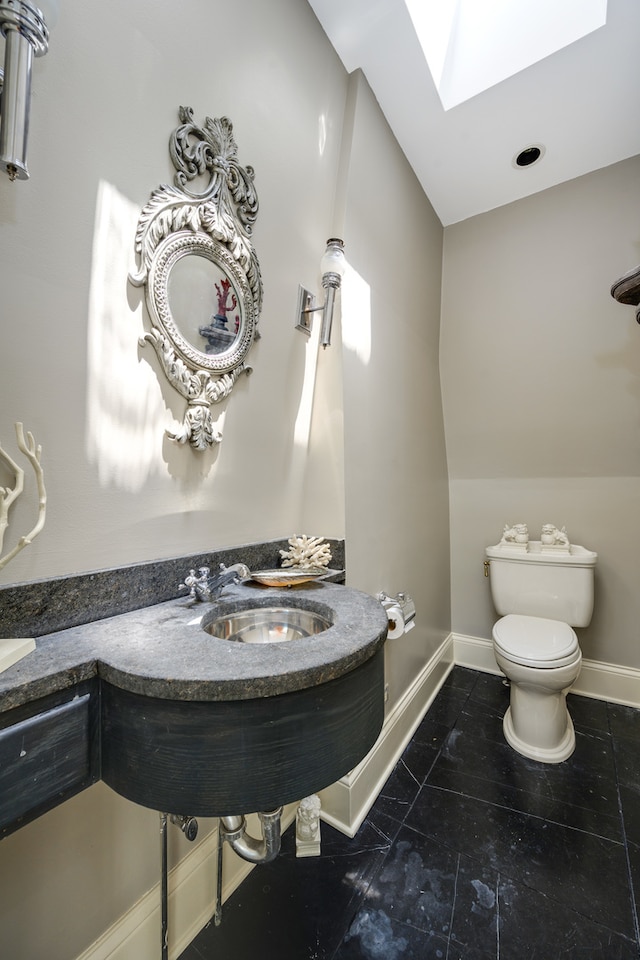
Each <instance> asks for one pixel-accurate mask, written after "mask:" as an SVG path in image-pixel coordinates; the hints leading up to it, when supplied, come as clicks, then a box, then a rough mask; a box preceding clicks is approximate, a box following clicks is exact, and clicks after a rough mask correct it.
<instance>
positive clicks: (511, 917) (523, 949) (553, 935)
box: [498, 880, 638, 960]
mask: <svg viewBox="0 0 640 960" xmlns="http://www.w3.org/2000/svg"><path fill="white" fill-rule="evenodd" d="M498 899H499V910H500V923H499V925H500V956H501V957H502V956H504V957H508V958H511V957H513V958H522V960H525V958H526V960H551V958H553V960H637V956H638V952H637V946H636V943H635V941H634V940H632V939H628V938H626V937H623V936H620V935H619V934H617V933H614V932H613V931H612V930H610V929H608V928H607V926H606V925H602V924H597V923H593V922H592V921H591V920H590V919H589V918H588V912H589V905H588V904H583V910H582V912H580V913H578V912H576V911H573V910H568V909H567V907H566V906H565V904H563V903H560V902H558V901H556V900H555V899H554V898H552V897H545V896H543V895H541V894H539V893H536V892H535V891H533V890H531V889H529V888H528V887H524V886H522V885H521V884H517V883H514V882H513V881H512V880H502V881H501V882H500V885H499V891H498ZM541 918H543V919H542V922H541Z"/></svg>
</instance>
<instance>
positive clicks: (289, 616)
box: [203, 606, 332, 643]
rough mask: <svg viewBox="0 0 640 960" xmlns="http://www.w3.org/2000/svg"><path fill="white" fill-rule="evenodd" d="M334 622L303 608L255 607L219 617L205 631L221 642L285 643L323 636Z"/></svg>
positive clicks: (204, 627)
mask: <svg viewBox="0 0 640 960" xmlns="http://www.w3.org/2000/svg"><path fill="white" fill-rule="evenodd" d="M331 625H332V624H331V621H330V620H329V619H328V618H327V617H324V616H322V614H320V613H316V612H315V611H312V610H305V609H303V608H301V607H285V606H281V607H275V606H274V607H255V608H253V609H250V610H241V611H239V612H238V613H232V614H229V615H227V616H222V617H218V618H216V619H215V620H211V621H210V622H209V623H205V624H203V629H204V630H206V632H207V633H210V634H211V636H213V637H219V638H220V639H221V640H236V641H239V642H240V643H283V642H287V641H289V640H301V639H302V638H303V637H310V636H313V634H316V633H322V631H323V630H328V629H329V627H330V626H331Z"/></svg>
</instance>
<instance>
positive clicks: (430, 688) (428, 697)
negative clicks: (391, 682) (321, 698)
mask: <svg viewBox="0 0 640 960" xmlns="http://www.w3.org/2000/svg"><path fill="white" fill-rule="evenodd" d="M452 668H453V643H452V637H451V635H449V636H448V637H447V638H446V640H444V641H443V643H442V644H441V645H440V647H439V648H438V650H436V652H435V653H434V654H433V656H432V657H431V659H430V660H429V662H428V663H427V664H426V665H425V666H424V667H423V669H422V670H421V672H420V673H419V674H418V676H417V677H416V678H415V680H414V681H413V683H412V684H411V686H410V687H409V688H408V690H407V691H406V692H405V693H404V695H403V696H402V697H401V699H400V700H399V701H398V703H397V704H396V705H395V706H394V708H393V709H392V710H391V711H390V713H389V714H388V716H387V717H386V718H385V721H384V724H383V727H382V731H381V732H380V735H379V737H378V739H377V740H376V742H375V744H374V746H373V747H372V748H371V750H370V751H369V753H368V754H367V756H366V757H365V758H364V759H363V760H362V761H361V762H360V763H359V764H358V766H357V767H355V768H354V769H353V770H352V771H351V772H350V773H348V774H347V775H346V776H345V777H342V778H341V779H340V780H338V781H337V783H334V784H332V785H331V786H330V787H327V789H326V790H323V791H322V792H321V793H320V799H321V801H322V819H323V820H324V821H325V822H326V823H329V824H331V826H333V827H335V828H336V829H337V830H339V831H340V832H341V833H344V834H346V835H347V836H349V837H353V836H355V834H356V833H357V831H358V828H359V827H360V824H361V823H362V821H363V820H364V818H365V817H366V815H367V813H368V812H369V809H370V808H371V805H372V804H373V802H374V801H375V799H376V797H377V796H378V794H379V792H380V790H381V788H382V786H383V785H384V783H385V781H386V780H387V778H388V776H389V774H390V773H391V772H392V770H393V768H394V767H395V765H396V763H397V762H398V760H399V758H400V756H401V755H402V753H403V751H404V749H405V747H406V746H407V744H408V743H409V741H410V740H411V737H412V736H413V734H414V732H415V730H416V727H417V726H418V724H419V723H420V721H421V720H422V718H423V717H424V715H425V713H426V712H427V710H428V709H429V707H430V706H431V703H432V701H433V699H434V697H435V696H436V694H437V692H438V690H439V689H440V687H441V686H442V684H443V683H444V681H445V679H446V677H447V676H448V674H449V673H450V671H451V670H452Z"/></svg>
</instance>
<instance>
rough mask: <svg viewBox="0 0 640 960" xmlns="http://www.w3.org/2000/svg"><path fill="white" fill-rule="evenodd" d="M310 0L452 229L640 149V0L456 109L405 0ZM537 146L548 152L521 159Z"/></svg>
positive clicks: (615, 9)
mask: <svg viewBox="0 0 640 960" xmlns="http://www.w3.org/2000/svg"><path fill="white" fill-rule="evenodd" d="M511 2H515V0H511ZM563 2H565V0H557V3H559V4H562V3H563ZM309 3H310V5H311V7H312V8H313V10H314V11H315V14H316V16H317V17H318V19H319V21H320V23H321V24H322V26H323V28H324V30H325V32H326V34H327V36H328V38H329V40H330V41H331V43H332V44H333V46H334V48H335V50H336V52H337V53H338V55H339V56H340V58H341V60H342V62H343V64H344V66H345V68H346V69H347V71H348V72H349V73H351V72H352V71H354V70H356V69H358V68H360V69H362V71H363V73H364V74H365V76H366V78H367V80H368V82H369V85H370V86H371V88H372V90H373V92H374V94H375V96H376V98H377V100H378V102H379V104H380V106H381V108H382V110H383V112H384V114H385V116H386V118H387V121H388V123H389V125H390V126H391V128H392V130H393V132H394V134H395V136H396V138H397V140H398V142H399V143H400V146H401V147H402V149H403V151H404V153H405V155H406V157H407V159H408V160H409V162H410V164H411V166H412V167H413V170H414V171H415V173H416V176H417V177H418V179H419V181H420V183H421V184H422V187H423V189H424V191H425V193H426V194H427V196H428V197H429V200H430V201H431V203H432V204H433V207H434V209H435V211H436V213H437V214H438V216H439V217H440V219H441V221H442V223H443V224H444V225H445V226H447V225H449V224H452V223H457V222H458V221H460V220H465V219H467V218H468V217H471V216H474V215H475V214H478V213H482V212H484V211H486V210H491V209H493V208H494V207H498V206H501V205H502V204H505V203H509V202H511V201H513V200H516V199H518V198H520V197H524V196H528V195H529V194H532V193H536V192H538V191H540V190H544V189H546V188H547V187H550V186H553V185H554V184H557V183H562V182H563V181H566V180H571V179H573V178H574V177H578V176H581V175H582V174H585V173H588V172H590V171H592V170H596V169H599V168H600V167H605V166H609V165H610V164H612V163H616V162H618V161H619V160H623V159H625V158H626V157H631V156H635V155H636V154H640V0H609V2H608V9H607V22H606V24H605V25H604V26H603V27H600V28H599V29H597V30H595V31H594V32H592V33H589V34H588V35H587V36H584V37H582V38H581V39H579V40H577V41H576V42H574V43H571V44H570V45H569V46H565V47H564V48H563V49H561V50H558V51H557V52H556V53H552V54H551V55H549V56H547V57H545V58H544V59H543V60H540V61H539V62H537V63H534V64H533V65H532V66H529V67H527V68H526V69H524V70H522V71H521V72H519V73H516V74H515V75H514V76H512V77H509V78H508V79H505V80H502V81H501V82H499V83H497V84H496V85H495V86H492V87H490V88H489V89H487V90H484V91H483V92H481V93H479V94H477V95H476V96H474V97H472V98H471V99H469V100H466V101H465V102H463V103H460V104H458V105H457V106H455V107H452V108H451V109H449V110H445V109H444V107H443V106H442V103H441V100H440V97H439V96H438V92H437V89H436V86H435V84H434V81H433V78H432V76H431V73H430V70H429V67H428V65H427V62H426V60H425V57H424V54H423V52H422V49H421V47H420V44H419V42H418V38H417V36H416V32H415V30H414V27H413V23H412V20H411V17H410V15H409V12H408V10H407V7H406V5H405V2H404V0H309ZM531 144H540V145H542V146H543V147H544V154H543V156H542V158H541V159H540V160H539V161H538V162H537V163H535V164H532V165H531V166H528V167H522V168H519V167H517V166H516V165H515V164H514V162H513V161H514V157H515V156H516V155H517V154H518V153H519V152H520V151H521V150H522V149H523V148H525V147H527V146H529V145H531ZM639 216H640V211H639Z"/></svg>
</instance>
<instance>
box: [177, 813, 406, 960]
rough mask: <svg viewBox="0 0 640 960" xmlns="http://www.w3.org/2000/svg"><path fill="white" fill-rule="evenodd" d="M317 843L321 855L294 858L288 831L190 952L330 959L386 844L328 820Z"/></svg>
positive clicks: (273, 959)
mask: <svg viewBox="0 0 640 960" xmlns="http://www.w3.org/2000/svg"><path fill="white" fill-rule="evenodd" d="M322 844H323V856H322V858H321V860H320V859H318V858H315V857H309V858H299V859H298V858H296V856H295V849H294V848H295V837H294V835H293V831H292V830H289V831H287V832H286V833H285V835H284V837H283V850H282V852H281V853H280V855H279V856H278V858H277V859H276V860H274V861H273V862H272V863H268V864H263V865H261V866H258V867H256V869H255V870H253V871H252V873H251V874H250V876H249V877H248V878H247V879H246V880H245V881H244V882H243V883H242V884H241V886H240V887H239V888H238V890H237V891H236V893H235V894H234V895H233V896H232V897H231V898H230V899H229V900H228V901H227V902H226V903H225V904H224V907H223V915H222V923H221V924H220V926H218V927H216V926H215V925H214V924H212V923H211V924H209V925H208V926H207V927H206V928H205V929H204V930H203V931H202V932H201V933H200V934H199V935H198V937H197V938H196V940H195V941H194V942H193V944H192V949H195V950H196V951H199V952H200V954H201V955H202V956H203V957H205V958H206V960H208V958H209V957H211V958H214V957H215V958H220V957H224V958H227V957H233V958H234V960H239V958H245V957H246V958H254V957H256V956H259V957H260V960H283V958H291V960H298V958H300V960H303V958H305V960H306V958H309V960H311V958H313V960H329V958H330V957H331V955H332V954H333V953H334V952H335V950H336V949H337V947H338V945H339V943H340V941H341V940H342V937H343V936H344V935H345V933H346V931H347V929H348V926H349V924H350V923H351V921H352V919H353V917H354V915H355V913H356V911H357V909H358V906H359V903H360V901H361V899H362V897H363V895H364V892H365V891H366V889H367V887H368V885H369V882H370V879H371V877H372V876H373V875H374V874H375V873H376V872H377V870H378V869H379V867H380V865H381V862H382V860H384V858H385V856H386V855H387V853H388V851H389V845H388V844H385V843H384V842H381V838H380V836H379V834H378V833H377V832H376V831H374V830H373V829H372V828H371V827H370V826H369V825H367V826H366V827H365V828H364V829H363V830H361V831H360V832H359V833H358V834H357V836H356V838H354V840H349V839H348V838H346V837H343V836H342V835H341V834H339V833H338V832H337V831H335V830H333V829H332V828H330V827H327V825H326V824H323V825H322ZM248 918H250V922H247V921H248ZM258 944H259V950H257V951H256V948H257V945H258ZM196 957H197V953H196Z"/></svg>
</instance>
